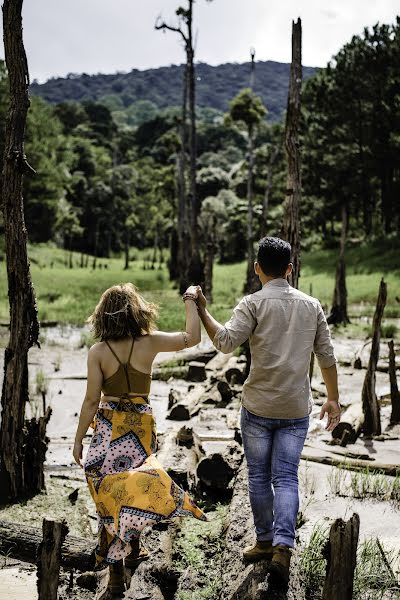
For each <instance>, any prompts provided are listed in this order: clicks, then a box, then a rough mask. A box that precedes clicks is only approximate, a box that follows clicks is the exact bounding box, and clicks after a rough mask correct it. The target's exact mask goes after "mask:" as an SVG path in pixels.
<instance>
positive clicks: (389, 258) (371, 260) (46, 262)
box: [0, 242, 400, 330]
mask: <svg viewBox="0 0 400 600" xmlns="http://www.w3.org/2000/svg"><path fill="white" fill-rule="evenodd" d="M399 249H400V247H399V243H398V242H397V243H395V242H392V243H391V244H389V243H387V244H386V247H383V245H382V243H381V244H376V245H369V246H366V247H357V248H353V249H350V250H349V251H348V254H347V261H348V267H347V287H348V301H349V305H350V313H351V314H352V315H353V316H360V315H368V316H369V315H372V314H373V311H374V306H375V302H376V296H377V292H378V287H379V281H380V279H381V277H382V276H384V277H385V280H386V282H387V283H388V303H387V307H386V310H385V316H386V317H400V302H399V301H397V300H396V297H397V298H400V259H399ZM134 254H135V257H136V258H135V260H134V261H132V263H131V268H130V269H129V271H125V270H124V269H123V260H122V258H112V259H100V260H98V264H100V265H101V268H96V270H93V269H92V268H83V269H82V268H80V267H79V266H78V265H79V262H80V257H79V256H78V255H75V256H74V264H75V265H76V266H75V267H74V268H73V269H69V268H68V267H67V266H65V260H66V254H65V252H64V251H63V250H61V249H59V248H54V247H49V246H42V245H36V246H30V248H29V257H30V261H31V269H32V277H33V283H34V286H35V290H36V295H37V302H38V308H39V318H40V320H42V321H57V322H59V323H71V324H76V325H82V324H83V323H84V322H85V320H86V318H87V317H88V315H89V314H90V312H91V311H92V309H93V308H94V306H95V304H96V303H97V301H98V299H99V297H100V294H101V293H102V292H103V291H104V290H105V289H106V288H107V287H109V286H111V285H113V284H115V283H120V282H124V281H132V282H133V283H134V284H135V285H136V286H137V287H138V288H139V289H140V291H141V292H142V293H143V295H144V296H145V297H146V298H147V299H149V300H152V301H154V302H156V303H157V304H158V305H159V307H160V318H159V327H160V328H161V329H165V330H175V329H178V330H179V329H180V328H182V326H183V324H184V317H183V315H184V312H183V305H182V302H181V300H180V298H179V296H178V294H177V291H176V289H174V288H173V287H172V285H171V283H170V282H169V281H168V271H167V268H166V265H163V266H162V268H161V269H159V268H156V269H154V270H151V269H146V270H145V269H143V264H144V259H145V255H144V254H143V253H139V252H137V251H134ZM335 264H336V254H335V252H333V251H314V252H310V253H303V255H302V271H301V278H300V288H301V289H302V290H303V291H305V292H307V293H311V294H312V295H313V296H316V297H317V298H319V299H320V301H321V302H322V304H323V305H325V306H326V307H329V306H330V303H331V299H332V292H333V285H334V273H335ZM89 265H91V260H90V261H89ZM105 265H107V268H105ZM244 275H245V263H238V264H233V265H216V266H215V268H214V303H213V305H212V310H213V314H214V315H215V317H216V318H217V319H218V320H220V321H225V320H226V319H227V318H229V316H230V313H231V310H232V308H233V306H234V305H235V303H236V302H237V300H238V299H240V298H241V296H242V285H243V281H244ZM0 281H1V288H0V321H1V322H3V323H4V322H7V321H8V298H7V285H6V281H7V279H6V265H5V262H4V261H2V262H0Z"/></svg>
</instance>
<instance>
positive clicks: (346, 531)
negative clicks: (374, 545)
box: [322, 513, 360, 600]
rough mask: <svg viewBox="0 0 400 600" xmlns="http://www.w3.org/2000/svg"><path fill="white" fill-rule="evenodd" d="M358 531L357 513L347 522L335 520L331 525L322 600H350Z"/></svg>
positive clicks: (326, 552) (326, 550)
mask: <svg viewBox="0 0 400 600" xmlns="http://www.w3.org/2000/svg"><path fill="white" fill-rule="evenodd" d="M359 530H360V517H359V516H358V514H357V513H354V514H353V516H352V517H351V519H349V521H347V522H345V521H343V520H342V519H336V521H335V522H334V523H333V524H332V527H331V530H330V533H329V541H328V543H327V546H326V548H325V556H326V559H327V561H328V562H327V567H326V578H325V584H324V589H323V592H322V600H352V597H353V580H354V570H355V567H356V555H357V544H358V534H359Z"/></svg>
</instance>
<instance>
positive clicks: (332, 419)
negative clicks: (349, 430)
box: [319, 399, 340, 431]
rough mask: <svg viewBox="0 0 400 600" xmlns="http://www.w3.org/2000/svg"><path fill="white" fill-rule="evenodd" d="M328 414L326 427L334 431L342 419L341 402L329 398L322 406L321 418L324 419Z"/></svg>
mask: <svg viewBox="0 0 400 600" xmlns="http://www.w3.org/2000/svg"><path fill="white" fill-rule="evenodd" d="M325 413H326V414H327V416H328V421H327V423H326V426H325V429H326V430H327V431H332V429H334V428H335V427H336V425H337V424H338V423H339V421H340V404H339V401H338V400H329V399H328V400H327V401H326V402H325V403H324V404H323V405H322V407H321V412H320V414H319V418H320V419H321V420H322V419H323V418H324V416H325Z"/></svg>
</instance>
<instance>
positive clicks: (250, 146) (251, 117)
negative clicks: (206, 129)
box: [226, 88, 267, 292]
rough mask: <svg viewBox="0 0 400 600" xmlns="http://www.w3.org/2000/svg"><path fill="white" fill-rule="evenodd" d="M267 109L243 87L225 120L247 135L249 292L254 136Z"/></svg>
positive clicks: (250, 280) (248, 287)
mask: <svg viewBox="0 0 400 600" xmlns="http://www.w3.org/2000/svg"><path fill="white" fill-rule="evenodd" d="M266 114H267V109H266V108H265V106H264V104H263V102H262V100H261V98H260V97H259V96H256V95H255V94H254V93H253V91H252V90H251V89H250V88H245V89H243V90H241V91H240V92H239V94H238V95H237V96H236V97H235V98H234V99H233V100H232V101H231V103H230V106H229V113H228V115H227V119H226V122H227V123H228V124H229V123H230V122H233V123H235V124H236V125H237V126H238V128H240V129H241V130H242V131H243V132H244V134H245V135H246V136H247V274H246V282H245V285H244V291H245V292H250V291H252V290H253V287H254V258H255V255H254V241H255V240H254V224H253V196H254V136H255V133H256V130H257V127H258V126H259V125H260V123H261V122H262V120H263V119H264V117H265V115H266Z"/></svg>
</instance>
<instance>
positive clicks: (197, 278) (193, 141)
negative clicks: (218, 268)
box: [186, 0, 204, 285]
mask: <svg viewBox="0 0 400 600" xmlns="http://www.w3.org/2000/svg"><path fill="white" fill-rule="evenodd" d="M193 4H194V0H189V8H188V11H187V27H188V44H187V46H186V49H187V50H186V51H187V66H188V100H189V156H190V167H189V181H190V191H189V200H190V215H191V219H190V221H191V252H190V263H189V282H190V283H191V284H197V285H204V262H203V260H202V257H201V253H200V226H199V217H200V211H201V201H200V197H199V195H198V194H197V185H196V173H197V164H196V163H197V131H196V76H195V68H194V43H193Z"/></svg>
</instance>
